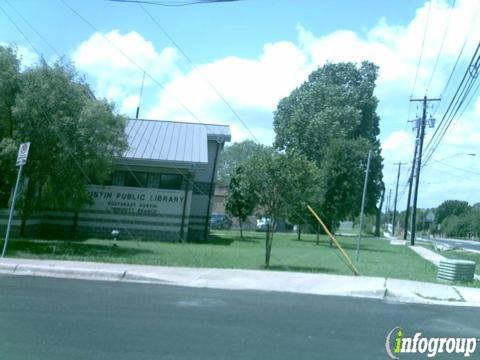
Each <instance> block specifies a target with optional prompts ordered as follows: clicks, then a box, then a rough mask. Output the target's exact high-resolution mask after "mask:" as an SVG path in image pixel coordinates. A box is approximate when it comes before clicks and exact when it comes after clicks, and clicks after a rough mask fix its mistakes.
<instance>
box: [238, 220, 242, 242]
mask: <svg viewBox="0 0 480 360" xmlns="http://www.w3.org/2000/svg"><path fill="white" fill-rule="evenodd" d="M238 222H239V223H240V239H243V223H242V220H241V219H238Z"/></svg>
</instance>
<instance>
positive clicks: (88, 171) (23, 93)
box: [0, 47, 127, 223]
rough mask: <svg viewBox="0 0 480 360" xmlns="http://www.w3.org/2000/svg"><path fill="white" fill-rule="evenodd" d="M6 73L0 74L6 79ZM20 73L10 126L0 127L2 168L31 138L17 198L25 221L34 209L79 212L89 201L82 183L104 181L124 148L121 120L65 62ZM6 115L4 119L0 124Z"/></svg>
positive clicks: (0, 53)
mask: <svg viewBox="0 0 480 360" xmlns="http://www.w3.org/2000/svg"><path fill="white" fill-rule="evenodd" d="M2 49H3V48H2V47H0V58H1V56H2V54H4V53H5V50H4V49H3V50H2ZM2 51H3V52H2ZM7 53H8V54H10V55H11V54H14V53H13V52H11V51H10V52H8V51H7ZM14 55H15V54H14ZM1 63H2V62H1V61H0V64H1ZM5 73H6V72H0V75H1V76H2V77H3V76H6V79H7V75H4V74H5ZM18 76H19V87H18V90H17V91H16V93H15V95H14V106H13V107H12V108H11V119H12V124H13V131H11V132H10V131H9V126H3V127H1V126H0V131H3V133H2V136H3V138H2V140H1V142H0V167H1V168H2V170H4V169H5V167H6V166H7V165H8V164H10V165H8V166H9V167H11V168H14V167H13V166H12V162H13V161H14V154H15V153H16V148H17V146H18V144H19V143H21V142H26V141H29V142H31V146H30V154H29V159H28V162H27V164H26V166H25V169H24V174H25V179H26V181H25V186H24V191H23V192H22V195H21V196H20V199H19V208H20V210H21V213H22V216H23V220H25V219H26V218H27V217H28V216H29V214H30V213H31V212H32V211H33V210H35V209H48V210H57V209H61V210H70V211H74V212H78V211H79V210H80V209H81V207H82V206H83V205H84V204H85V203H87V202H88V201H90V197H89V195H88V192H87V191H86V185H87V184H88V183H89V182H90V181H94V182H97V183H101V182H102V181H104V180H105V179H106V178H107V177H108V176H109V174H110V171H111V170H112V168H113V164H114V158H115V157H117V156H120V155H121V154H122V153H123V151H124V150H125V149H126V146H127V141H126V135H125V131H124V128H125V119H124V117H123V116H121V115H119V114H117V113H115V111H114V106H113V105H112V104H110V103H108V102H107V101H105V100H97V99H95V98H94V97H93V96H92V92H91V91H90V89H89V87H88V84H86V83H85V82H84V81H83V80H82V79H81V78H80V77H79V76H78V74H77V73H76V71H75V69H74V68H73V66H72V65H70V64H69V63H63V62H58V63H55V64H54V65H49V64H47V63H46V62H45V61H42V62H41V63H40V64H38V65H37V66H34V67H32V68H30V69H27V70H26V71H24V72H21V73H19V75H18ZM0 80H2V81H0V84H3V78H1V79H0ZM9 116H10V115H8V114H7V116H6V117H5V116H4V117H3V118H2V124H3V125H4V124H5V122H4V121H3V119H5V118H7V119H8V118H9ZM5 129H6V130H5ZM3 205H5V203H4V204H3ZM23 223H24V221H23Z"/></svg>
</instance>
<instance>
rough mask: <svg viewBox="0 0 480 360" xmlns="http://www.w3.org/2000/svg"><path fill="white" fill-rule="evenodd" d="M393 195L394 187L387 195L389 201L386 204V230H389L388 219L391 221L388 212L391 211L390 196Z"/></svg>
mask: <svg viewBox="0 0 480 360" xmlns="http://www.w3.org/2000/svg"><path fill="white" fill-rule="evenodd" d="M391 197H392V189H390V190H388V195H387V203H386V206H385V223H386V225H387V228H386V230H387V231H388V221H389V218H390V217H389V216H388V212H389V211H390V198H391Z"/></svg>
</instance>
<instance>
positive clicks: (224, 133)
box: [123, 119, 231, 164]
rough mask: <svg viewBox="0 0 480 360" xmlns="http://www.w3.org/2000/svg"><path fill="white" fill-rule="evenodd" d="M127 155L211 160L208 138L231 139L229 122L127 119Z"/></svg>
mask: <svg viewBox="0 0 480 360" xmlns="http://www.w3.org/2000/svg"><path fill="white" fill-rule="evenodd" d="M125 131H126V133H127V138H128V150H127V151H126V152H125V153H124V155H123V158H124V159H138V160H147V161H149V160H150V161H162V162H175V163H179V162H180V163H200V164H206V163H208V140H217V141H218V142H220V143H223V142H226V141H230V140H231V135H230V128H229V127H228V126H226V125H210V124H200V123H183V122H175V121H164V120H143V119H129V120H127V124H126V128H125Z"/></svg>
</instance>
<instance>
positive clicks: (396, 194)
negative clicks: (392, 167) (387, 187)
mask: <svg viewBox="0 0 480 360" xmlns="http://www.w3.org/2000/svg"><path fill="white" fill-rule="evenodd" d="M403 164H404V163H402V162H399V163H398V172H397V185H396V186H395V200H394V202H393V225H392V236H395V224H396V223H397V200H398V182H399V181H400V169H401V167H402V165H403Z"/></svg>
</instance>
